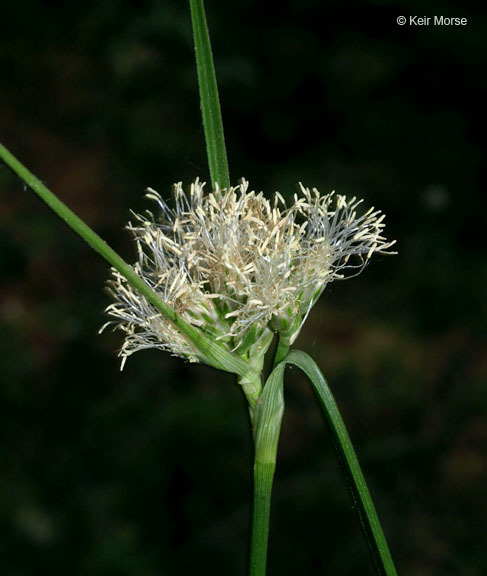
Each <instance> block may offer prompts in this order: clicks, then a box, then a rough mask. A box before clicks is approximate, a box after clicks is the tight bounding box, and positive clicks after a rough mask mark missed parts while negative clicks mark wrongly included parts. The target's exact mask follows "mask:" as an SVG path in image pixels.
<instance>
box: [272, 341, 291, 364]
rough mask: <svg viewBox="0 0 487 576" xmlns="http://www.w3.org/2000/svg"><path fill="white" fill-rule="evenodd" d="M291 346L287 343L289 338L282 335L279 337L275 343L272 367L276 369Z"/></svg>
mask: <svg viewBox="0 0 487 576" xmlns="http://www.w3.org/2000/svg"><path fill="white" fill-rule="evenodd" d="M290 346H291V344H290V343H289V338H286V337H285V336H283V335H282V334H280V335H279V340H278V342H277V348H276V354H275V356H274V367H276V366H277V365H278V364H279V363H280V362H282V361H283V360H284V358H286V356H287V354H288V352H289V348H290Z"/></svg>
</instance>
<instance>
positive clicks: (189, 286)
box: [107, 180, 394, 361]
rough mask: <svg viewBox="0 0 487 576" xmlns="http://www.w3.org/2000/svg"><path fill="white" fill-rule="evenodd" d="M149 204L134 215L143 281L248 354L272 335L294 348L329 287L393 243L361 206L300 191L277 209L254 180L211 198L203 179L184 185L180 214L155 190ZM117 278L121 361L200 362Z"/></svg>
mask: <svg viewBox="0 0 487 576" xmlns="http://www.w3.org/2000/svg"><path fill="white" fill-rule="evenodd" d="M147 196H148V198H150V199H151V200H154V201H155V202H157V204H158V206H159V213H158V214H157V215H154V214H152V213H151V212H147V213H145V214H143V215H138V214H134V219H135V220H134V222H133V223H130V224H129V226H128V229H129V230H130V231H131V232H132V233H133V235H134V238H135V242H136V245H137V251H138V262H137V263H136V264H135V269H136V271H137V273H138V274H139V275H140V276H141V277H142V278H143V279H144V280H145V281H146V282H147V284H149V285H150V286H151V287H152V288H154V289H155V290H156V291H157V292H158V293H159V295H160V296H161V297H162V298H163V299H164V300H165V301H166V302H167V304H169V305H170V306H171V307H172V308H174V309H175V311H176V312H177V313H178V314H180V315H181V316H182V317H183V318H184V319H185V320H186V321H187V322H189V323H191V324H193V325H196V326H199V327H200V328H201V329H202V330H203V331H204V332H205V333H206V334H207V335H210V336H212V337H213V338H215V339H218V340H220V341H221V342H223V343H224V344H225V345H227V346H228V348H229V349H230V350H235V351H236V352H237V353H238V354H240V355H244V354H248V353H249V350H250V349H251V347H252V346H255V343H256V342H259V341H264V340H265V342H270V339H269V337H268V336H269V334H271V330H273V331H277V332H280V333H281V334H282V335H284V336H285V337H286V338H287V339H288V341H289V342H290V343H292V342H293V341H294V340H295V338H296V337H297V335H298V333H299V331H300V329H301V326H302V324H303V322H304V320H305V319H306V316H307V315H308V313H309V311H310V309H311V308H312V306H313V305H314V304H315V302H316V301H317V299H318V298H319V296H320V294H321V293H322V292H323V290H324V288H325V286H326V284H327V283H329V282H331V281H333V280H336V279H342V278H344V277H346V276H347V275H349V273H350V272H352V273H355V274H357V273H359V272H360V271H361V270H362V269H363V268H364V266H365V265H366V264H367V262H368V261H369V259H370V257H371V256H372V254H373V253H374V252H381V253H388V249H389V248H390V247H391V246H392V245H393V244H394V242H388V241H387V240H386V239H385V238H384V236H383V235H382V231H383V228H384V223H383V220H384V216H383V215H381V213H380V211H375V210H374V209H373V208H371V209H370V210H368V211H367V212H365V213H363V214H361V215H360V214H359V213H358V212H357V207H358V206H359V204H360V203H361V200H357V199H356V198H352V199H350V200H347V198H346V197H345V196H340V195H336V194H334V193H331V194H327V195H325V196H320V194H319V192H318V191H317V190H316V189H313V190H309V189H308V188H304V187H303V186H302V185H300V194H299V195H297V194H296V195H295V197H294V204H293V205H292V206H290V207H287V206H286V202H285V201H284V199H283V198H282V196H281V195H280V194H279V193H278V192H276V193H275V196H274V199H273V201H272V202H271V201H269V200H267V199H266V198H265V197H264V195H263V194H262V193H258V194H257V193H255V192H249V191H248V182H246V181H242V184H241V185H239V186H236V187H235V188H229V189H216V190H214V191H212V192H210V193H208V194H206V195H205V194H204V184H203V183H200V182H199V181H198V180H197V181H196V182H195V183H194V184H193V185H192V186H191V189H190V191H189V194H186V193H185V192H184V191H183V188H182V185H181V183H179V184H176V185H175V187H174V206H173V207H170V206H169V205H168V204H167V203H166V202H165V201H164V200H163V199H162V198H161V197H160V196H159V194H157V193H156V192H155V191H154V190H152V189H149V190H148V194H147ZM389 253H390V252H389ZM112 274H113V280H112V281H111V283H110V291H111V293H112V295H113V297H114V299H115V302H114V303H113V304H111V305H110V306H109V307H108V308H107V312H108V314H110V315H111V316H113V317H115V318H116V319H117V321H118V322H116V326H117V327H118V328H120V329H122V330H123V331H124V332H125V333H126V338H125V342H124V344H123V347H122V349H121V352H120V355H121V356H122V357H123V360H124V361H125V359H126V358H127V356H129V355H130V354H132V353H133V352H135V351H137V350H141V349H143V348H149V347H156V348H161V349H166V350H169V351H171V352H172V353H174V354H176V355H178V356H183V357H186V358H188V359H190V360H192V361H196V360H197V359H198V357H197V354H196V351H195V350H194V349H193V348H192V347H191V345H190V344H189V343H188V342H187V340H186V339H185V338H184V337H183V336H182V335H181V334H180V333H179V332H178V331H177V330H176V329H175V328H174V327H173V326H172V325H171V324H170V322H168V321H167V320H166V319H165V318H164V317H163V316H162V315H161V314H160V313H159V312H158V311H157V310H156V309H155V308H154V306H153V305H152V304H150V303H149V302H147V301H146V299H145V298H144V297H143V296H141V295H140V294H139V293H138V292H137V291H136V290H135V289H134V288H132V287H131V285H130V284H129V283H128V282H127V281H126V280H125V278H124V277H123V276H121V275H120V274H119V273H118V272H117V271H115V270H112ZM267 346H268V344H267Z"/></svg>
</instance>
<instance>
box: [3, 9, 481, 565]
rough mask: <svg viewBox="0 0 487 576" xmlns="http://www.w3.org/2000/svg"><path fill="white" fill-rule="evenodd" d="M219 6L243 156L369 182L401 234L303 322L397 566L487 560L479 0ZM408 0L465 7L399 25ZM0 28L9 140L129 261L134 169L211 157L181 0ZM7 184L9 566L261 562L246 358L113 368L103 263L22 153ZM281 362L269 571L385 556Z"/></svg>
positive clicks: (199, 166) (230, 110)
mask: <svg viewBox="0 0 487 576" xmlns="http://www.w3.org/2000/svg"><path fill="white" fill-rule="evenodd" d="M479 6H481V4H479ZM270 9H271V11H270V13H267V12H268V11H269V10H270ZM207 11H208V18H209V25H210V30H211V34H212V41H213V48H214V52H215V62H216V68H217V73H218V79H219V85H220V97H221V101H222V107H223V115H224V123H225V130H226V139H227V146H228V154H229V161H230V171H231V175H232V179H233V180H234V181H237V179H238V178H240V177H241V176H245V177H246V178H247V179H249V180H250V182H251V185H252V186H254V187H255V188H257V189H258V190H261V189H262V190H264V191H266V192H267V193H269V194H271V193H272V192H273V191H274V190H276V189H277V190H280V192H281V193H283V194H284V195H285V196H288V197H290V196H291V195H292V194H293V193H294V191H295V190H296V183H297V182H298V181H303V183H305V184H306V185H308V186H317V187H318V188H319V189H320V190H321V191H322V192H323V193H326V192H328V191H330V190H332V189H336V190H337V191H338V192H340V193H344V194H347V195H357V196H359V197H363V198H365V199H366V203H367V205H375V206H377V207H379V208H381V209H382V210H383V211H384V212H385V213H386V214H387V229H386V230H387V235H388V237H391V238H396V239H397V241H398V244H397V247H398V251H399V255H398V256H395V257H376V258H374V261H373V263H372V264H371V265H370V266H369V267H368V269H367V270H366V271H365V272H364V273H363V274H362V275H361V276H360V277H358V278H356V279H355V280H353V281H350V282H336V283H335V284H333V285H331V286H329V288H328V289H327V290H326V292H325V294H324V295H323V297H322V299H321V301H320V303H319V304H318V305H317V306H316V308H315V309H314V310H313V312H312V314H311V315H310V318H309V319H308V321H307V323H306V326H305V328H304V330H303V333H302V335H301V336H300V338H299V340H298V342H297V346H299V347H300V348H302V349H304V350H306V351H308V352H309V353H311V354H312V355H313V356H314V357H315V358H316V359H317V361H318V362H319V364H320V365H321V367H322V369H323V371H324V373H325V375H326V376H327V378H328V380H329V382H330V384H331V386H332V389H333V390H334V391H335V393H336V397H337V400H338V402H339V405H340V406H341V409H342V411H343V414H344V418H345V420H346V422H347V424H348V426H349V431H350V434H351V436H352V439H353V440H354V442H355V446H356V449H357V452H358V455H359V458H360V460H361V463H362V466H363V469H364V473H365V476H366V478H367V480H368V482H369V487H370V489H371V492H372V494H373V496H374V500H375V503H376V506H377V509H378V512H379V516H380V518H381V519H382V522H383V526H384V529H385V532H386V534H387V537H388V540H389V544H390V547H391V550H392V554H393V557H394V558H395V561H396V564H397V568H398V571H399V573H400V574H404V575H406V574H407V575H410V576H430V575H438V574H441V575H450V574H451V575H453V574H462V575H472V576H474V575H475V576H476V575H480V574H485V573H486V572H487V554H486V550H485V548H484V547H483V546H482V544H485V542H482V539H483V537H485V532H486V529H487V523H486V521H485V520H486V517H485V510H486V505H487V502H486V490H485V487H486V482H487V462H486V456H485V451H486V447H487V422H486V420H485V408H486V398H487V395H486V388H485V385H486V376H487V361H486V343H485V339H484V336H485V317H486V305H485V280H486V259H485V252H484V240H485V219H484V214H485V212H484V205H483V190H484V186H485V163H484V162H483V161H484V152H485V127H484V126H483V125H482V117H483V115H484V112H485V99H486V94H487V90H486V84H487V75H486V73H485V71H486V63H487V62H486V60H487V58H486V54H487V52H486V38H487V18H486V15H485V12H484V13H481V12H480V9H478V11H475V10H474V9H473V8H471V7H469V3H462V7H460V6H457V7H455V6H454V5H453V4H452V3H449V2H446V1H441V0H438V1H436V2H435V1H431V2H409V3H396V4H394V3H388V2H380V1H375V2H374V1H369V2H360V3H357V2H353V1H352V2H348V3H347V4H343V3H342V4H339V3H338V2H326V3H325V2H320V1H317V0H300V1H294V2H292V1H287V2H281V3H265V4H264V3H262V2H258V1H256V0H252V1H249V0H247V1H245V2H244V1H243V0H238V1H237V0H233V1H232V2H227V3H222V2H216V1H210V0H208V2H207ZM415 14H417V15H423V16H431V17H432V16H434V15H444V16H459V17H467V18H468V25H467V26H464V27H434V26H432V25H430V26H429V27H411V26H409V25H406V26H403V27H400V26H398V25H397V24H396V18H397V16H399V15H404V16H406V17H409V16H410V15H415ZM0 32H1V34H0V141H1V142H2V143H3V144H5V145H6V146H7V147H9V148H10V149H11V150H12V152H13V153H14V154H16V155H17V156H18V157H19V158H21V159H22V160H23V161H24V162H25V163H26V165H27V166H29V167H30V168H31V169H32V170H33V171H34V173H36V174H37V175H38V176H39V177H40V178H41V179H42V180H43V181H44V182H46V183H47V184H48V185H49V186H50V187H51V188H52V189H53V190H54V191H55V192H56V193H57V194H58V195H59V196H60V197H61V198H62V199H63V200H64V201H65V202H66V203H67V204H68V205H69V206H71V207H72V208H73V209H74V210H75V211H76V212H77V213H78V214H79V215H80V216H81V217H82V218H84V219H86V221H87V222H88V223H89V224H90V225H92V226H93V227H94V228H95V229H96V230H97V231H98V232H99V233H100V234H101V235H102V236H103V237H104V238H106V239H107V240H108V241H109V242H110V243H111V244H112V245H113V246H114V247H115V248H116V249H117V250H119V251H120V252H121V254H122V255H123V256H124V257H125V258H127V259H128V260H133V259H134V249H133V247H132V245H131V243H130V240H129V236H128V233H126V232H125V231H123V229H122V228H123V225H124V224H125V222H126V221H127V219H128V211H129V209H130V208H133V209H135V210H142V209H144V207H146V202H145V201H144V199H143V190H144V188H145V187H146V186H152V187H154V188H156V189H158V190H159V191H160V192H161V193H162V194H163V195H165V194H167V195H169V191H170V186H171V184H172V183H173V182H175V181H178V180H182V181H183V182H185V183H189V182H191V181H192V180H194V178H195V177H197V176H199V177H200V178H202V179H206V178H207V177H208V172H207V164H206V156H205V145H204V135H203V131H202V125H201V120H200V112H199V101H198V95H197V85H196V73H195V64H194V59H193V48H192V38H191V28H190V20H189V11H188V7H187V5H186V3H185V2H180V1H179V2H178V1H176V0H173V1H164V0H158V1H156V0H147V1H139V2H123V1H118V0H117V1H115V0H104V1H102V2H99V1H96V2H95V1H93V0H85V1H84V2H79V3H76V2H68V1H65V2H63V1H51V2H46V1H45V2H27V1H25V0H19V1H17V2H8V3H6V4H4V5H3V6H2V10H1V14H0ZM0 199H1V202H0V244H1V249H0V379H1V381H0V566H1V568H0V572H1V574H3V575H6V576H25V575H32V574H42V573H46V574H50V575H51V576H56V575H66V574H70V575H74V576H76V575H90V576H111V575H113V576H118V575H120V576H129V575H134V576H135V575H136V576H155V575H161V574H168V575H171V574H181V575H182V574H193V573H199V574H207V573H212V574H214V575H216V574H221V575H233V574H235V575H244V574H245V573H246V562H247V560H246V557H247V546H248V534H249V532H248V531H249V512H250V493H251V473H250V470H251V441H250V436H249V431H248V419H247V414H246V407H245V404H244V401H243V398H242V394H241V392H240V390H239V389H238V388H237V386H236V385H235V383H234V382H233V380H232V377H231V376H229V375H224V374H220V373H217V372H216V371H214V370H211V369H209V368H205V367H202V366H195V365H189V364H185V363H184V362H183V361H181V360H178V359H174V358H172V357H170V356H169V355H168V354H164V353H161V352H157V351H147V352H141V353H138V354H136V355H135V356H134V357H133V358H132V359H130V360H129V361H128V363H127V366H126V369H125V370H124V372H122V373H120V372H119V361H118V359H117V358H116V350H117V348H118V347H119V346H120V345H121V335H120V334H116V333H115V334H112V333H109V332H107V333H104V334H103V335H102V336H98V335H97V330H98V328H99V326H100V325H101V324H102V323H103V322H104V321H105V317H104V314H103V309H104V307H105V306H106V305H107V304H109V298H108V296H107V295H106V294H105V293H104V290H103V284H104V281H105V279H106V277H107V272H108V270H107V265H106V264H105V263H104V262H103V261H102V260H101V259H100V258H99V257H98V256H97V255H96V254H95V253H94V252H92V251H91V250H90V249H89V248H87V247H86V245H84V244H83V242H82V241H80V240H79V238H77V237H76V236H75V235H74V234H73V233H72V232H71V231H70V230H69V229H67V228H66V226H65V225H64V224H63V223H62V222H61V221H60V220H59V219H58V218H57V217H55V216H54V215H53V214H52V213H51V212H50V211H49V210H48V209H47V208H46V207H45V206H44V205H43V204H42V203H41V202H40V201H39V200H38V199H37V198H36V197H34V195H33V194H32V193H31V192H30V191H29V190H26V189H25V187H24V186H23V185H22V183H21V182H20V181H19V180H18V179H17V178H15V177H14V176H12V175H11V174H10V173H9V171H8V170H7V169H6V168H5V167H3V168H2V167H0ZM285 384H286V388H285V390H286V399H287V410H286V416H285V420H284V425H283V431H282V436H281V443H280V449H279V460H278V469H277V476H276V482H275V490H274V500H273V515H272V527H271V540H270V551H269V574H283V575H298V574H299V575H301V574H303V575H304V574H306V575H307V574H309V575H315V574H340V575H351V574H354V575H356V574H372V573H373V570H372V568H371V567H370V564H369V561H368V556H367V549H366V546H365V544H364V542H363V539H362V536H361V532H360V528H359V523H358V520H357V517H356V515H355V512H354V510H353V508H352V504H351V501H350V498H349V495H348V493H347V489H346V487H345V485H344V483H343V479H342V477H341V473H340V469H339V466H338V465H337V462H336V459H335V456H334V453H333V449H332V447H331V441H330V437H329V435H328V433H327V431H326V429H325V427H324V425H323V422H322V419H321V416H320V413H319V411H318V409H317V406H316V402H315V400H314V398H313V395H312V393H311V390H310V387H309V385H308V384H307V383H306V381H305V380H304V378H303V377H302V376H301V375H300V374H299V373H298V371H296V370H290V371H289V372H288V373H287V377H286V383H285Z"/></svg>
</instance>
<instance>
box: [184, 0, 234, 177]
mask: <svg viewBox="0 0 487 576" xmlns="http://www.w3.org/2000/svg"><path fill="white" fill-rule="evenodd" d="M189 5H190V9H191V22H192V25H193V37H194V47H195V54H196V69H197V73H198V86H199V91H200V100H201V112H202V115H203V127H204V130H205V139H206V149H207V154H208V164H209V168H210V177H211V187H212V188H213V187H214V186H215V184H216V183H218V185H219V186H220V187H221V188H229V187H230V176H229V172H228V161H227V152H226V149H225V136H224V134H223V122H222V116H221V110H220V100H219V98H218V86H217V83H216V74H215V66H214V64H213V55H212V52H211V44H210V36H209V33H208V26H207V24H206V15H205V7H204V3H203V0H189Z"/></svg>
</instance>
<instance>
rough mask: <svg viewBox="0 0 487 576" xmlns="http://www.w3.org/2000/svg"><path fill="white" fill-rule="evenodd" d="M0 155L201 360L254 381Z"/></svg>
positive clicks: (238, 360)
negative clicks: (162, 318)
mask: <svg viewBox="0 0 487 576" xmlns="http://www.w3.org/2000/svg"><path fill="white" fill-rule="evenodd" d="M0 158H1V159H2V160H3V161H4V162H5V164H7V166H9V167H10V168H11V169H12V170H13V171H14V172H15V173H16V174H17V176H19V177H20V178H21V179H22V180H23V181H24V182H25V184H27V186H29V188H31V189H32V190H33V191H34V192H35V193H36V194H37V195H38V196H40V197H41V198H42V200H43V201H44V202H45V203H46V204H47V205H48V206H49V207H50V208H51V209H52V210H53V211H54V212H55V213H56V214H57V215H58V216H59V217H60V218H62V219H63V220H64V221H65V222H66V224H68V226H70V227H71V228H72V229H73V230H74V231H75V232H76V233H77V234H79V236H81V238H83V240H84V241H85V242H86V243H87V244H89V246H91V248H93V250H95V251H96V252H98V253H99V254H100V255H101V256H102V257H103V258H105V260H106V261H107V262H108V263H109V264H111V265H112V266H113V267H114V268H116V269H117V270H118V271H119V272H120V274H122V275H123V276H124V277H125V278H126V279H127V280H128V282H130V284H132V286H133V287H134V288H136V289H137V290H138V291H139V292H140V293H141V294H142V295H143V296H144V297H145V298H147V300H148V301H149V302H150V303H151V304H153V305H154V306H155V307H156V308H157V310H158V311H159V312H160V313H161V314H163V315H164V316H165V317H166V318H167V319H168V320H169V321H170V322H172V323H173V324H174V326H175V327H176V328H177V329H178V330H179V331H180V332H181V333H182V334H184V335H185V336H186V338H187V339H188V342H190V343H191V344H192V345H193V346H194V348H195V350H196V351H197V352H198V353H199V356H200V357H201V360H202V361H204V362H206V363H207V364H209V365H210V366H214V367H215V368H219V369H220V370H225V371H227V372H232V373H235V374H239V375H240V376H242V377H243V378H244V380H245V381H247V380H249V381H255V380H256V379H257V377H258V375H256V374H254V372H255V371H254V370H253V368H252V367H251V366H250V365H249V364H248V363H247V362H245V361H244V360H242V359H241V358H239V357H238V356H236V355H235V354H232V353H231V352H229V351H228V350H225V349H224V348H223V347H222V346H221V345H220V344H218V343H217V342H214V341H213V340H211V339H210V338H207V337H206V336H205V335H204V334H203V333H202V332H201V331H200V330H199V329H198V328H196V327H195V326H192V325H191V324H189V323H188V322H186V321H184V320H183V319H182V318H181V317H180V316H179V315H178V314H176V312H175V311H174V310H173V309H172V308H171V307H170V306H169V305H168V304H166V302H164V300H162V299H161V298H160V297H159V295H158V294H157V293H156V292H155V291H154V290H153V289H152V288H151V287H150V286H149V285H148V284H146V283H145V282H144V280H143V279H142V278H141V277H140V276H139V275H138V274H137V273H136V272H135V270H134V269H133V268H132V267H131V266H130V265H129V264H127V262H125V260H123V259H122V258H121V257H120V256H119V255H118V254H117V253H116V252H115V251H114V250H113V248H111V247H110V246H109V245H108V244H107V243H106V242H105V241H104V240H103V239H102V238H100V236H98V234H96V232H94V231H93V230H92V229H91V228H90V227H89V226H88V225H87V224H86V223H85V222H83V220H81V218H79V217H78V216H77V215H76V214H75V213H74V212H73V211H72V210H70V209H69V208H68V207H67V206H66V204H64V203H63V202H62V201H61V200H59V198H58V197H57V196H56V195H55V194H54V193H53V192H51V191H50V190H49V189H48V188H47V187H46V186H44V184H43V183H42V182H41V181H40V180H39V179H38V178H36V177H35V176H34V175H33V174H32V172H30V171H29V170H28V169H27V168H26V167H25V166H24V165H23V164H21V162H19V160H17V159H16V158H15V157H14V156H13V155H12V154H11V153H10V152H9V151H8V150H7V149H6V148H5V147H4V146H2V144H0Z"/></svg>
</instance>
